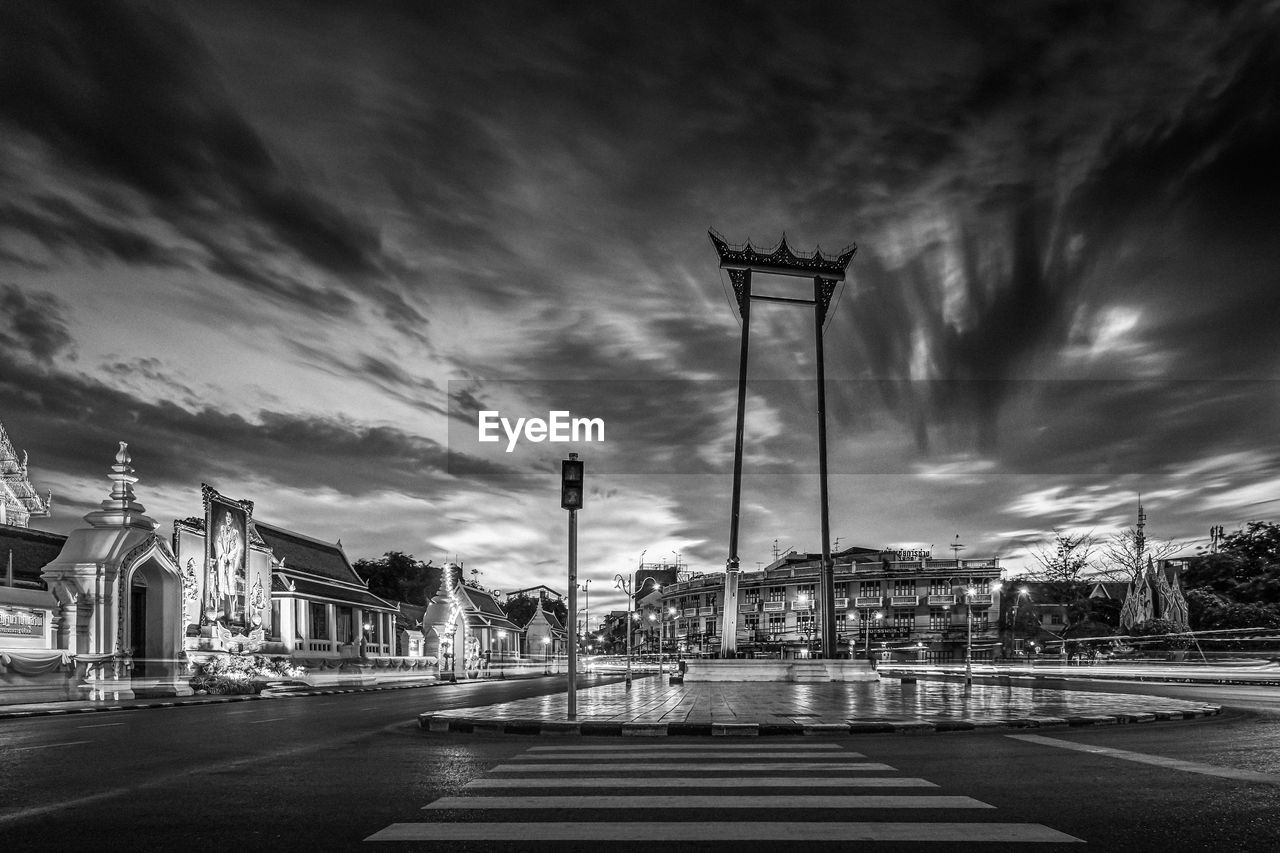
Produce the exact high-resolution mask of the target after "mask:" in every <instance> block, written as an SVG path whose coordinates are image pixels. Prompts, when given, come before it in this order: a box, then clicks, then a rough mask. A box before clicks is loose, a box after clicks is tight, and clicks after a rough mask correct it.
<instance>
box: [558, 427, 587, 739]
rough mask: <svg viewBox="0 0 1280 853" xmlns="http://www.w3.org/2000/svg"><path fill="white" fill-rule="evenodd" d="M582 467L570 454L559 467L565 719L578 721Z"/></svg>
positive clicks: (583, 483) (574, 455)
mask: <svg viewBox="0 0 1280 853" xmlns="http://www.w3.org/2000/svg"><path fill="white" fill-rule="evenodd" d="M583 468H584V465H583V463H582V462H581V461H580V460H579V459H578V454H576V453H570V454H569V458H568V459H566V460H565V461H564V462H562V463H561V464H560V508H561V509H567V510H569V620H568V622H569V624H568V625H566V626H565V629H566V630H565V637H566V639H567V640H568V642H567V643H566V645H567V646H568V649H566V651H567V652H568V654H567V655H566V657H567V659H568V663H569V667H568V669H569V685H568V695H567V696H566V699H567V700H568V710H569V713H568V717H569V720H571V721H572V720H576V719H578V510H580V509H582V503H583V498H584V495H585V485H586V483H585V482H584V480H585V479H586V477H585V476H584V471H583Z"/></svg>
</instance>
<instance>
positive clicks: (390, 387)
mask: <svg viewBox="0 0 1280 853" xmlns="http://www.w3.org/2000/svg"><path fill="white" fill-rule="evenodd" d="M290 347H291V348H292V349H293V350H294V351H295V352H297V353H298V354H299V355H300V356H302V358H303V359H305V360H306V362H307V363H308V364H310V365H311V366H313V367H316V368H319V369H321V370H324V371H326V372H328V373H330V374H332V375H334V376H340V377H344V378H349V379H355V380H357V381H360V382H366V383H368V384H370V385H372V386H373V387H375V388H377V389H379V390H380V391H382V392H384V393H386V394H389V395H390V396H392V397H394V398H395V399H397V400H399V401H401V402H402V403H407V404H408V405H410V406H413V407H414V408H416V409H420V410H422V411H424V412H427V413H429V414H433V415H441V414H445V413H446V412H447V403H446V401H445V395H444V391H443V389H441V388H440V386H439V385H437V384H436V383H435V382H434V381H433V380H432V379H431V378H430V377H428V376H427V375H426V374H425V373H421V374H414V373H411V372H410V371H409V370H407V369H406V368H405V367H403V366H401V365H399V364H396V363H394V362H392V361H389V360H388V359H386V358H380V357H378V356H375V355H370V354H369V353H363V354H361V355H360V356H359V357H358V358H355V359H353V360H347V359H344V358H343V357H341V356H339V355H338V354H336V353H334V352H332V351H331V350H327V349H322V348H320V347H317V346H311V345H309V344H305V343H302V342H300V341H292V342H290Z"/></svg>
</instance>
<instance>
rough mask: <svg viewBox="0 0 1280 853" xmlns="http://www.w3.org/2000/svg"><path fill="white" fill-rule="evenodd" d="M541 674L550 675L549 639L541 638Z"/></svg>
mask: <svg viewBox="0 0 1280 853" xmlns="http://www.w3.org/2000/svg"><path fill="white" fill-rule="evenodd" d="M542 674H543V675H550V674H551V638H550V637H543V638H542Z"/></svg>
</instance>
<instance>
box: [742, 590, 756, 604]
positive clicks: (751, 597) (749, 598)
mask: <svg viewBox="0 0 1280 853" xmlns="http://www.w3.org/2000/svg"><path fill="white" fill-rule="evenodd" d="M744 595H745V596H746V602H747V604H759V603H760V587H758V586H753V587H752V588H751V589H749V590H747V591H746V592H745V593H744Z"/></svg>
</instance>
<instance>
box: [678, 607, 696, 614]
mask: <svg viewBox="0 0 1280 853" xmlns="http://www.w3.org/2000/svg"><path fill="white" fill-rule="evenodd" d="M680 615H681V616H697V615H698V608H696V607H686V608H685V609H684V610H682V611H680Z"/></svg>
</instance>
